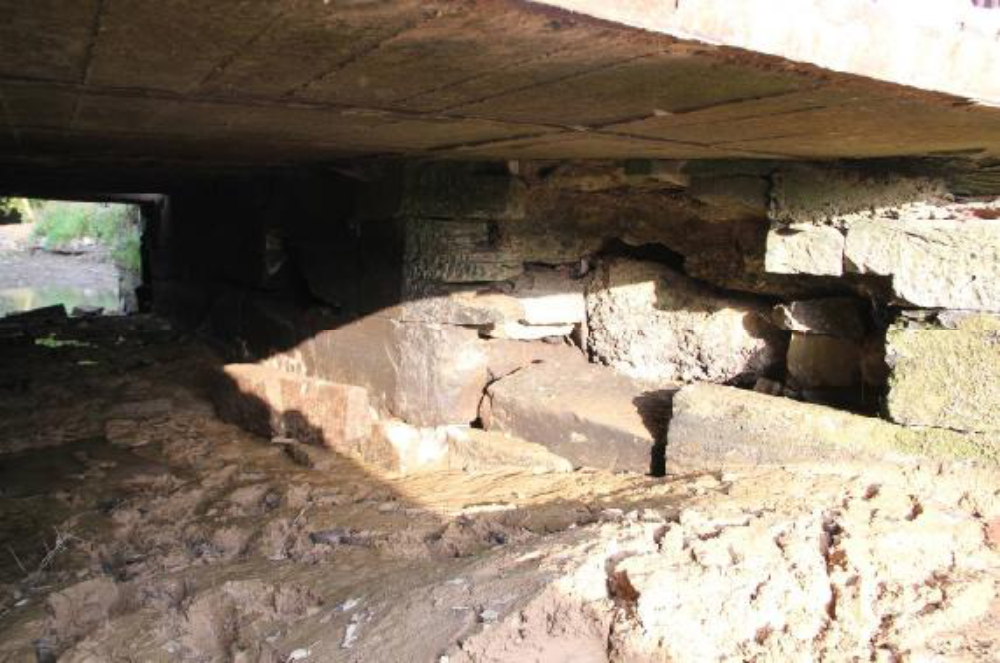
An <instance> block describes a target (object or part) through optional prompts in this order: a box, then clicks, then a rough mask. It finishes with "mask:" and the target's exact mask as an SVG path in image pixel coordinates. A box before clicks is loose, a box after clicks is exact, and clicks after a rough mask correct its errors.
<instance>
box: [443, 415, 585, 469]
mask: <svg viewBox="0 0 1000 663" xmlns="http://www.w3.org/2000/svg"><path fill="white" fill-rule="evenodd" d="M448 468H449V469H452V470H462V471H463V472H485V471H491V470H499V469H520V470H529V471H531V472H570V471H572V470H573V464H572V463H570V462H569V461H568V460H566V459H565V458H562V457H560V456H557V455H556V454H554V453H552V452H551V451H549V450H548V449H546V448H545V447H544V446H542V445H540V444H534V443H532V442H526V441H524V440H522V439H519V438H516V437H513V436H511V435H507V434H504V433H498V432H494V431H485V430H479V429H476V428H459V427H457V426H453V427H451V428H449V429H448Z"/></svg>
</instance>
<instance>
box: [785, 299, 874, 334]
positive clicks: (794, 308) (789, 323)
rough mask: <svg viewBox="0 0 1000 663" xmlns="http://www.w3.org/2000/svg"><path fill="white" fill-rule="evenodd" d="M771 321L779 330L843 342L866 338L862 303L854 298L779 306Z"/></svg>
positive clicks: (818, 300)
mask: <svg viewBox="0 0 1000 663" xmlns="http://www.w3.org/2000/svg"><path fill="white" fill-rule="evenodd" d="M771 320H772V321H773V322H774V324H775V325H777V326H778V327H780V328H781V329H787V330H788V331H793V332H801V333H803V334H825V335H827V336H839V337H842V338H862V337H863V336H864V335H865V331H866V324H865V318H864V302H862V301H861V300H860V299H855V298H853V297H825V298H822V299H808V300H802V301H795V302H789V303H787V304H779V305H777V306H775V307H774V313H773V315H772V316H771Z"/></svg>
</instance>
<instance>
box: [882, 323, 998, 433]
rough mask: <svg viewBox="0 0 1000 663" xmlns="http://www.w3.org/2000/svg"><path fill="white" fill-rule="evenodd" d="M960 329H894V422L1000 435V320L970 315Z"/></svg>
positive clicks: (890, 403) (890, 346)
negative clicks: (999, 404)
mask: <svg viewBox="0 0 1000 663" xmlns="http://www.w3.org/2000/svg"><path fill="white" fill-rule="evenodd" d="M954 327H955V328H953V329H945V328H940V327H936V326H931V327H918V326H913V327H910V326H906V325H899V324H898V325H895V326H893V327H891V328H890V329H889V331H888V332H887V334H886V355H887V359H888V362H889V365H890V367H891V374H890V377H889V392H888V395H887V397H886V410H887V412H888V415H889V418H891V419H892V420H893V421H896V422H898V423H901V424H906V425H910V426H935V427H939V428H950V429H955V430H964V431H979V432H991V433H1000V407H998V403H1000V317H997V316H987V315H973V316H967V317H964V318H961V319H960V320H958V321H957V322H955V323H954Z"/></svg>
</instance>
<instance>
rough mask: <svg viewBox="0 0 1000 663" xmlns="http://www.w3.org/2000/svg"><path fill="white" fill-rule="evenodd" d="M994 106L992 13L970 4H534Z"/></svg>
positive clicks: (997, 48) (997, 19) (698, 0)
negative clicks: (943, 93)
mask: <svg viewBox="0 0 1000 663" xmlns="http://www.w3.org/2000/svg"><path fill="white" fill-rule="evenodd" d="M533 1H534V2H538V3H539V4H543V5H548V6H552V7H559V8H562V9H568V10H570V11H572V12H576V13H579V14H583V15H587V16H593V17H596V18H600V19H603V20H606V21H612V22H614V23H620V24H624V25H631V26H633V27H637V28H642V29H644V30H650V31H652V32H658V33H661V34H666V35H670V36H673V37H677V38H679V39H692V40H696V41H700V42H704V43H706V44H713V45H718V46H732V47H737V48H742V49H746V50H748V51H754V52H757V53H766V54H769V55H776V56H778V57H782V58H786V59H788V60H793V61H796V62H807V63H810V64H814V65H817V66H819V67H822V68H824V69H829V70H831V71H839V72H845V73H850V74H856V75H859V76H865V77H869V78H874V79H878V80H882V81H887V82H890V83H897V84H899V85H907V86H910V87H915V88H920V89H923V90H935V91H938V92H946V93H948V94H953V95H957V96H962V97H968V98H970V99H975V100H977V101H979V102H981V103H984V104H989V105H994V106H995V105H1000V41H998V39H997V36H998V34H1000V8H998V7H995V6H989V7H987V6H985V5H983V6H981V5H982V3H975V2H970V1H969V0H763V1H762V0H684V2H681V1H680V0H615V1H614V2H607V1H606V0H533Z"/></svg>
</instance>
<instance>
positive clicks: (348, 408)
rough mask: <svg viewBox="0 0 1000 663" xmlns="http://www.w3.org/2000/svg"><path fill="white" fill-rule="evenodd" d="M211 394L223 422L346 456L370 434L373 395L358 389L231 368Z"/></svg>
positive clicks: (268, 371)
mask: <svg viewBox="0 0 1000 663" xmlns="http://www.w3.org/2000/svg"><path fill="white" fill-rule="evenodd" d="M212 393H213V396H214V398H215V403H216V408H217V410H218V412H219V415H220V416H221V417H222V418H223V419H225V420H226V421H230V422H232V423H235V424H237V425H239V426H241V427H243V428H246V429H247V430H250V431H252V432H254V433H257V434H259V435H264V436H268V437H270V436H272V435H280V436H286V437H291V438H295V439H297V440H299V441H302V442H308V443H313V444H323V445H325V446H327V447H329V448H331V449H333V450H335V451H339V452H344V453H347V452H353V451H355V450H356V449H357V447H358V446H359V445H360V444H362V443H363V441H365V440H366V439H367V438H368V436H369V434H370V432H371V426H372V416H371V410H370V408H369V407H368V394H367V392H366V391H365V390H364V389H362V388H361V387H357V386H353V385H345V384H335V383H332V382H327V381H325V380H318V379H314V378H307V377H302V376H298V375H292V374H288V373H284V372H282V371H279V370H276V369H274V368H270V367H267V366H257V365H253V364H229V365H227V366H225V367H224V369H223V373H222V375H221V376H220V379H219V380H218V381H217V384H216V388H215V389H213V392H212Z"/></svg>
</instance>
